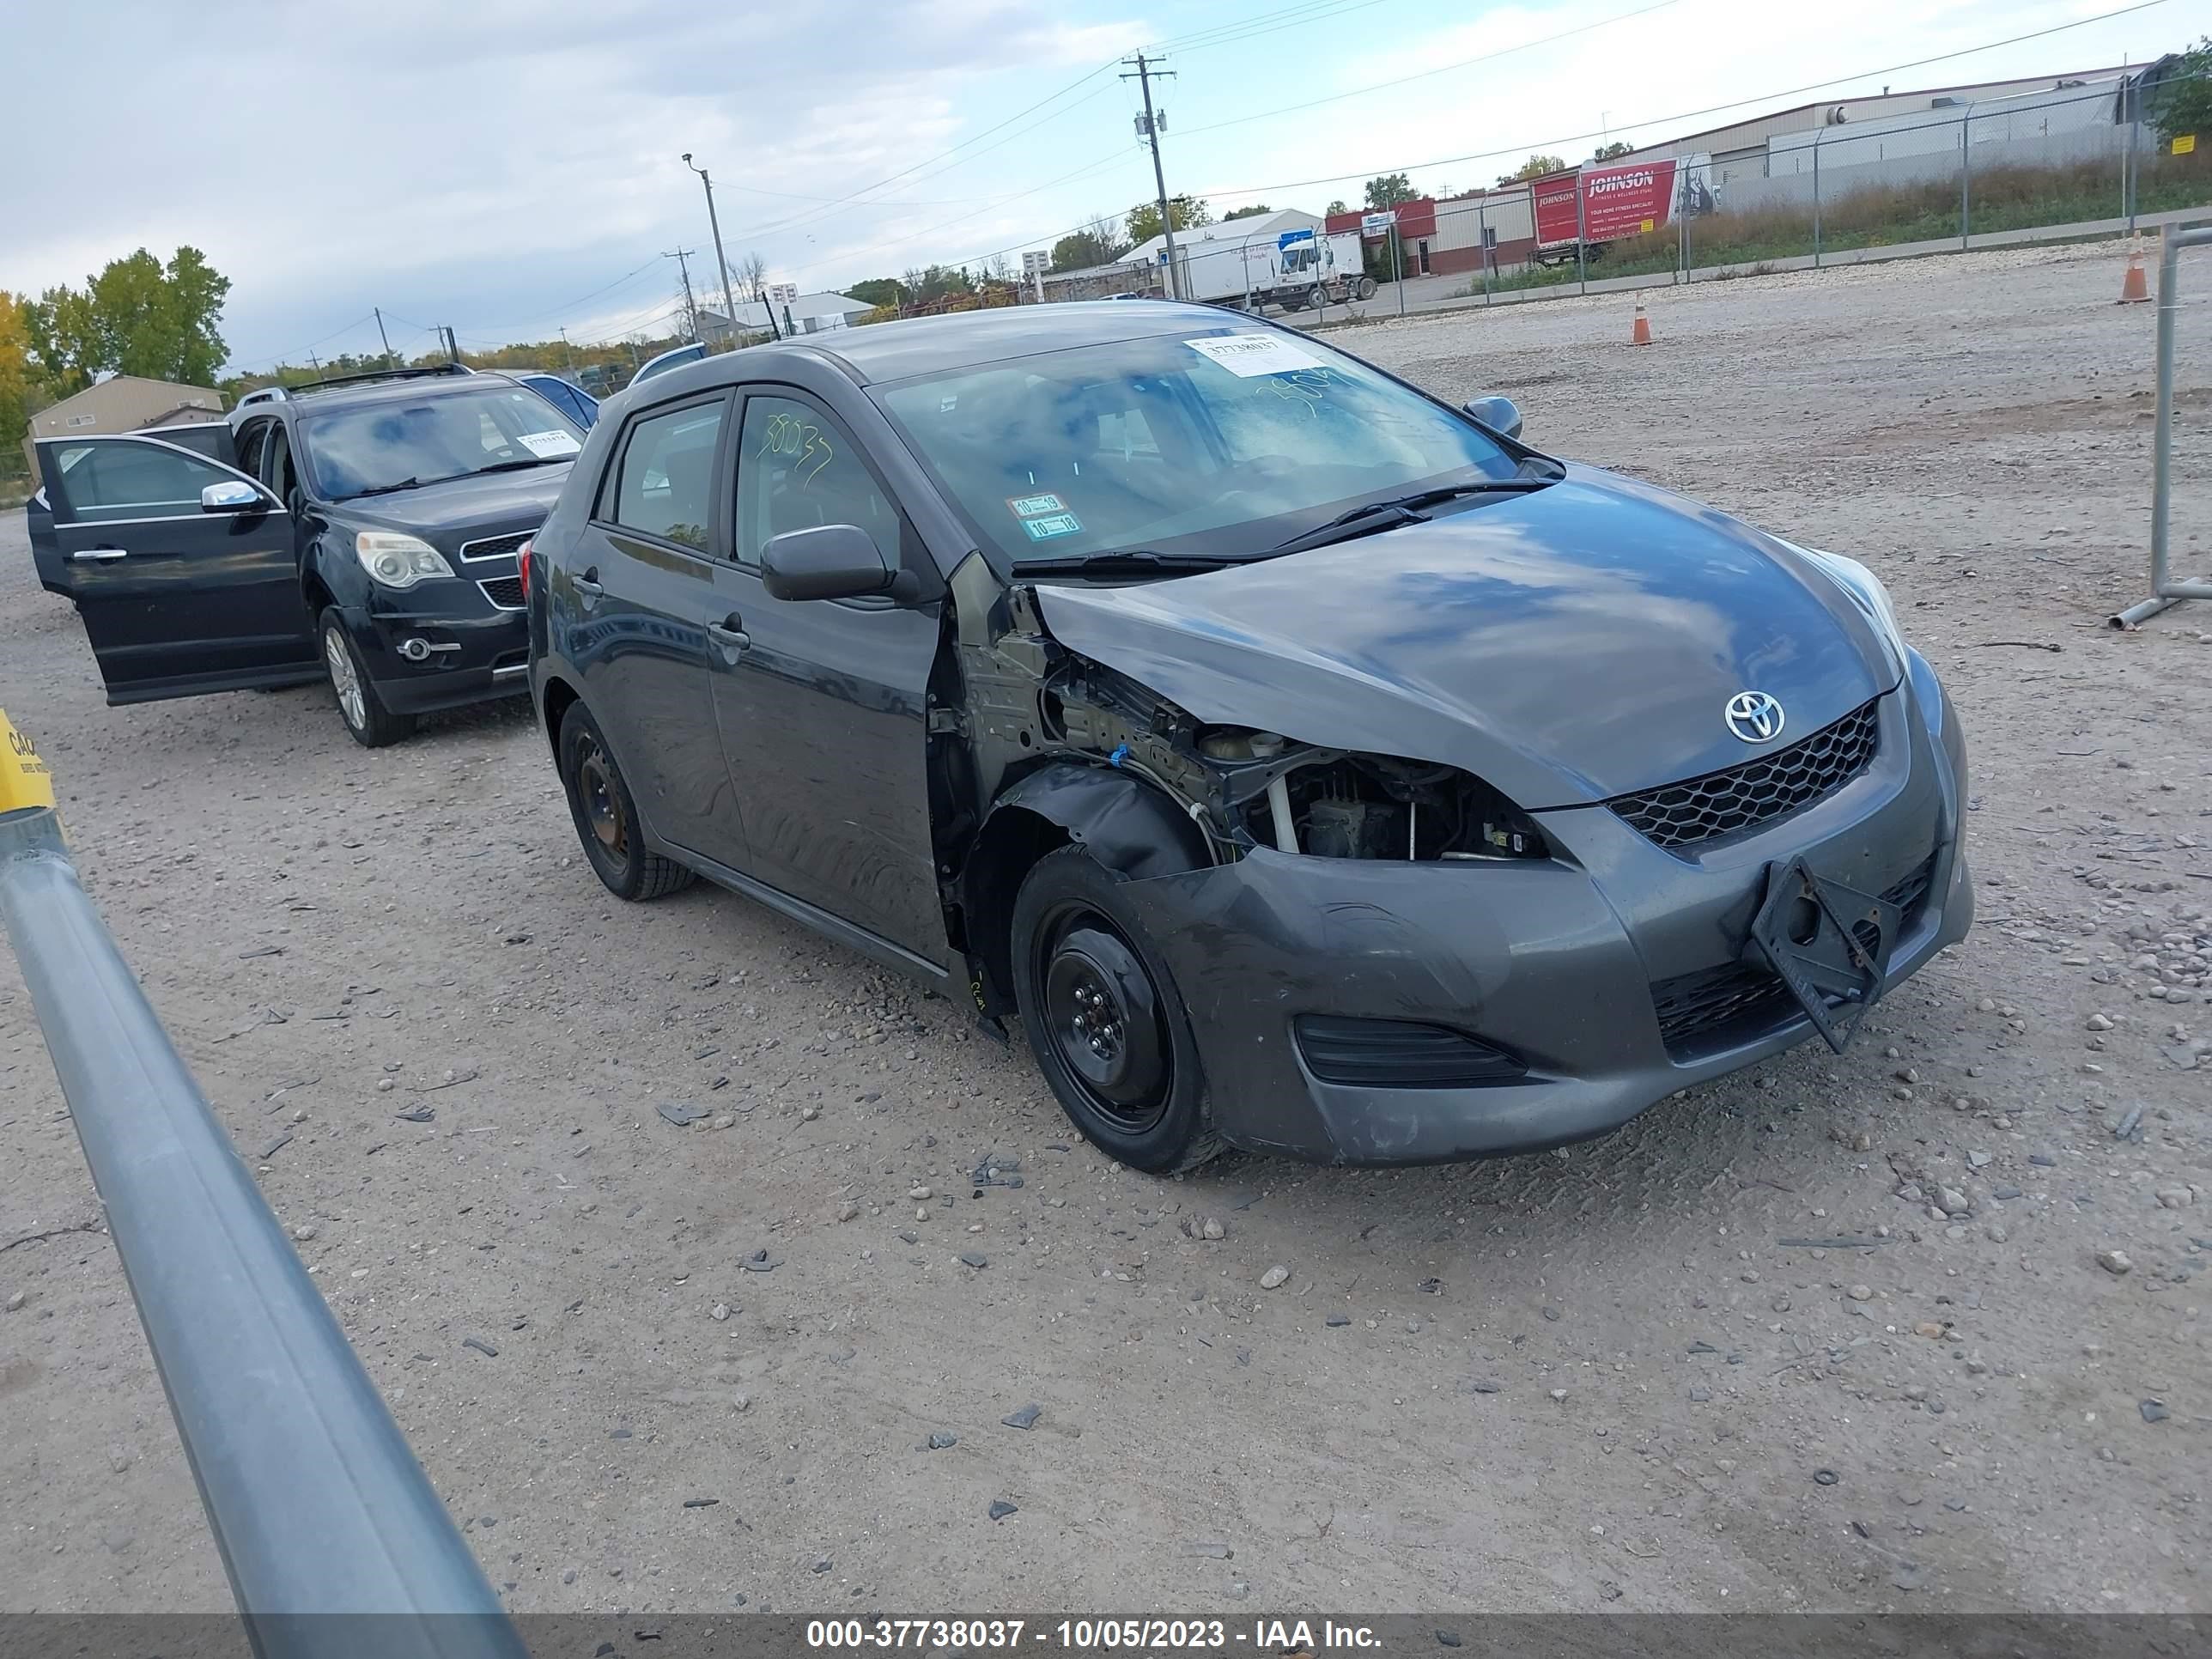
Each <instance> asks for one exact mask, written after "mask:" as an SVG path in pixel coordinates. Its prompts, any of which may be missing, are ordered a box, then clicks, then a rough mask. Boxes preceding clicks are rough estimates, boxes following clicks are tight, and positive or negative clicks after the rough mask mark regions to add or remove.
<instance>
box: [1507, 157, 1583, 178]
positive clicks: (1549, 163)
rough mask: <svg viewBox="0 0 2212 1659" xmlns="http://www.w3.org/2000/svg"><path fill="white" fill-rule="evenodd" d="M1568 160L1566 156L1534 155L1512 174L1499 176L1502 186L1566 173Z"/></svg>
mask: <svg viewBox="0 0 2212 1659" xmlns="http://www.w3.org/2000/svg"><path fill="white" fill-rule="evenodd" d="M1566 170H1567V158H1566V157H1565V156H1564V155H1532V156H1530V157H1529V158H1528V160H1527V161H1523V162H1522V164H1521V165H1520V166H1519V167H1516V168H1514V169H1513V171H1512V172H1510V173H1500V174H1498V183H1499V184H1501V185H1517V184H1520V183H1522V181H1523V180H1525V179H1541V178H1542V177H1543V176H1544V175H1545V174H1546V173H1565V171H1566Z"/></svg>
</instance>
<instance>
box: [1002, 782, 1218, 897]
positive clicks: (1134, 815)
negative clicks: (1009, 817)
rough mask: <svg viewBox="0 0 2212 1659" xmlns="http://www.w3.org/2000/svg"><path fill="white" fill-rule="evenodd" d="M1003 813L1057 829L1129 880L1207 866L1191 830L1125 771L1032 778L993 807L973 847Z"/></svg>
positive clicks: (1202, 840) (1200, 837)
mask: <svg viewBox="0 0 2212 1659" xmlns="http://www.w3.org/2000/svg"><path fill="white" fill-rule="evenodd" d="M1009 807H1021V808H1024V809H1026V810H1027V811H1031V812H1035V813H1036V814H1037V815H1038V816H1039V817H1042V818H1044V819H1046V820H1047V821H1048V822H1049V823H1056V824H1058V825H1059V826H1060V828H1061V829H1065V830H1066V831H1067V833H1068V836H1069V839H1071V840H1073V841H1076V842H1080V843H1081V844H1082V845H1083V846H1084V847H1085V848H1088V849H1089V850H1090V853H1091V856H1092V857H1093V858H1095V859H1097V860H1098V862H1099V863H1101V864H1103V865H1104V866H1106V867H1107V868H1108V869H1109V870H1115V871H1118V872H1121V874H1122V875H1125V876H1127V877H1128V878H1130V879H1131V880H1133V881H1142V880H1144V879H1146V878H1148V877H1152V876H1172V875H1180V874H1181V873H1182V872H1184V871H1187V870H1202V869H1204V868H1206V866H1208V865H1210V864H1212V862H1213V860H1212V856H1211V854H1209V852H1208V850H1207V847H1206V836H1205V834H1204V832H1203V831H1201V830H1200V829H1199V827H1198V825H1197V824H1195V823H1193V822H1192V821H1191V820H1190V819H1189V818H1188V817H1186V816H1185V815H1184V814H1183V812H1182V811H1181V810H1180V809H1179V808H1177V806H1176V804H1175V802H1174V801H1172V800H1171V799H1169V798H1168V796H1167V795H1166V794H1165V793H1163V792H1161V791H1160V790H1158V789H1156V788H1154V787H1152V785H1150V784H1148V783H1146V782H1144V781H1141V780H1139V779H1138V778H1134V777H1132V776H1131V775H1129V774H1128V773H1127V772H1122V771H1117V770H1114V769H1109V768H1107V767H1103V766H1075V765H1068V764H1056V765H1052V766H1047V767H1045V768H1043V769H1042V770H1039V771H1036V772H1032V773H1030V775H1028V776H1027V777H1025V778H1024V779H1022V781H1020V782H1018V783H1017V784H1015V785H1014V787H1012V788H1011V789H1009V790H1007V791H1006V793H1004V794H1002V795H1000V797H999V799H997V800H996V801H994V803H993V804H992V806H991V813H990V817H987V818H985V820H984V823H983V833H982V835H981V836H980V837H979V838H978V839H979V844H980V845H985V846H987V845H988V844H989V840H990V824H991V819H992V818H995V817H997V816H998V815H999V814H1000V813H1001V812H1003V811H1006V810H1007V809H1008V808H1009Z"/></svg>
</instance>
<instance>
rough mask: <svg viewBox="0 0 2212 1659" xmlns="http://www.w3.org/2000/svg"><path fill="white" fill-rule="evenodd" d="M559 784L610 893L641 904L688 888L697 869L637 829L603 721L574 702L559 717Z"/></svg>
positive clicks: (587, 854) (587, 855) (580, 837)
mask: <svg viewBox="0 0 2212 1659" xmlns="http://www.w3.org/2000/svg"><path fill="white" fill-rule="evenodd" d="M557 752H558V753H559V755H560V759H561V767H560V770H561V787H562V791H563V792H564V793H566V794H567V795H568V816H569V817H571V818H572V819H574V821H575V825H576V839H577V840H578V841H579V842H582V843H583V848H584V857H585V859H586V861H588V862H589V863H590V865H591V866H592V872H594V873H595V874H596V875H597V876H598V877H599V880H600V882H601V884H604V885H605V888H606V890H607V891H609V892H610V893H612V894H613V895H614V896H616V897H617V898H618V899H627V900H629V901H630V902H633V903H642V902H644V901H646V900H647V899H657V898H660V897H662V896H665V895H666V894H669V893H673V892H677V891H678V890H681V889H683V888H686V887H689V886H690V884H692V883H693V882H695V881H696V880H697V879H698V874H697V872H696V871H693V870H691V869H690V868H688V867H687V866H684V865H681V864H678V862H677V861H676V860H674V859H671V858H664V857H663V856H661V854H659V853H655V852H653V851H652V850H651V849H650V848H647V846H646V844H645V840H644V836H643V835H642V833H641V830H640V829H639V825H638V819H637V802H636V801H635V799H632V798H631V796H630V793H629V784H627V783H625V782H624V781H623V775H622V772H621V769H619V768H617V766H616V765H615V758H614V751H613V750H611V749H609V748H608V747H607V739H606V734H605V733H604V732H601V731H600V730H599V722H598V721H597V720H593V719H592V717H591V715H590V714H588V713H587V712H586V710H585V708H584V705H583V704H582V703H580V702H574V703H570V704H569V705H568V713H567V714H563V715H562V717H561V739H560V748H559V750H558V751H557Z"/></svg>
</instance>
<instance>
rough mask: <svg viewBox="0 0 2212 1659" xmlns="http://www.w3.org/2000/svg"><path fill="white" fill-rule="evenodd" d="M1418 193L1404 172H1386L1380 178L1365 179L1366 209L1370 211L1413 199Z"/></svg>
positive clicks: (1392, 206) (1378, 211)
mask: <svg viewBox="0 0 2212 1659" xmlns="http://www.w3.org/2000/svg"><path fill="white" fill-rule="evenodd" d="M1419 194H1420V192H1419V191H1417V190H1415V189H1414V188H1413V180H1411V179H1408V178H1407V177H1406V175H1405V174H1404V173H1383V175H1382V176H1381V177H1380V178H1376V179H1369V180H1368V181H1367V210H1368V211H1369V212H1370V213H1380V212H1382V211H1383V209H1385V208H1394V207H1396V206H1397V205H1398V204H1400V203H1401V202H1410V201H1413V200H1414V199H1415V198H1416V197H1419Z"/></svg>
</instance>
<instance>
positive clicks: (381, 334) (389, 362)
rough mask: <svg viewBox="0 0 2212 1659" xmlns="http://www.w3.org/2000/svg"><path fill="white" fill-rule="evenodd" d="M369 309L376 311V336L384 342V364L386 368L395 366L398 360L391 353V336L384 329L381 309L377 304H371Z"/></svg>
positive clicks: (396, 366)
mask: <svg viewBox="0 0 2212 1659" xmlns="http://www.w3.org/2000/svg"><path fill="white" fill-rule="evenodd" d="M369 309H370V310H371V311H374V312H375V313H376V337H377V338H378V339H380V340H381V341H383V342H384V366H385V367H386V368H398V367H399V363H398V359H396V358H395V357H393V356H392V337H391V336H390V335H389V334H386V332H385V331H384V312H383V309H382V307H377V306H371V307H369Z"/></svg>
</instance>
